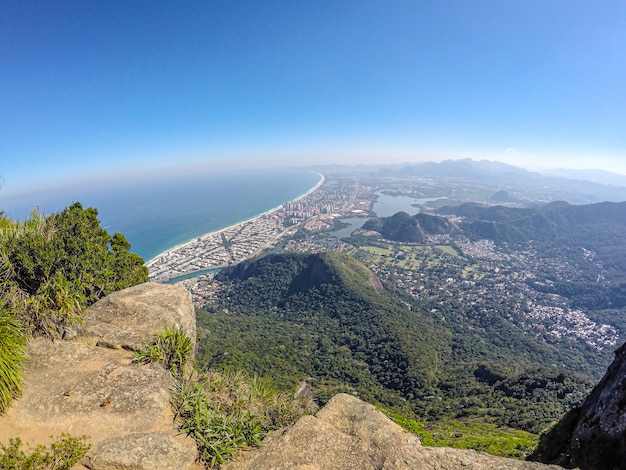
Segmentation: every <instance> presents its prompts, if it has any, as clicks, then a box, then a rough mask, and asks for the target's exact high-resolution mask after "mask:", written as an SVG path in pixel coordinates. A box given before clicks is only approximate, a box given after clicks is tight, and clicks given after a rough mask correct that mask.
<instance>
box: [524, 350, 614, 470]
mask: <svg viewBox="0 0 626 470" xmlns="http://www.w3.org/2000/svg"><path fill="white" fill-rule="evenodd" d="M532 458H533V459H536V460H540V461H542V462H549V463H556V464H559V465H562V466H564V467H566V468H573V467H580V468H581V469H583V470H587V469H589V470H592V469H599V468H606V469H611V470H626V343H624V344H623V345H622V346H621V347H620V348H619V349H618V350H617V351H616V352H615V359H614V360H613V363H612V364H611V365H610V366H609V368H608V369H607V372H606V374H605V375H604V377H603V378H602V380H600V382H598V385H596V387H595V388H594V389H593V390H592V391H591V393H590V394H589V396H588V397H587V399H586V400H585V401H584V403H583V405H582V406H581V407H580V408H576V409H574V410H571V411H570V412H569V413H567V414H566V415H565V416H564V417H563V418H562V419H561V421H560V422H559V423H558V424H557V425H555V426H554V427H553V428H552V429H551V430H550V431H549V432H547V433H546V434H545V435H543V436H542V437H541V439H540V441H539V446H538V447H537V450H536V452H535V454H534V455H533V456H532Z"/></svg>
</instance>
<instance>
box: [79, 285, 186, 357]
mask: <svg viewBox="0 0 626 470" xmlns="http://www.w3.org/2000/svg"><path fill="white" fill-rule="evenodd" d="M170 327H177V328H181V329H182V330H183V331H184V332H185V333H186V334H187V336H189V338H191V340H192V341H193V344H194V346H195V341H196V314H195V310H194V306H193V304H192V303H191V300H190V294H189V292H188V291H187V290H185V289H183V288H182V287H174V286H165V285H162V284H155V283H151V282H147V283H145V284H139V285H138V286H134V287H129V288H128V289H124V290H121V291H118V292H113V293H112V294H109V295H108V296H106V297H105V298H103V299H102V300H100V301H99V302H96V303H95V304H93V305H92V306H91V307H90V308H89V310H88V312H87V315H86V320H85V323H84V325H82V327H81V329H80V335H79V337H78V338H77V339H78V340H79V341H81V342H83V343H88V344H93V345H94V346H96V345H97V346H104V347H108V348H115V349H128V350H131V351H134V350H137V349H138V348H140V347H141V346H142V345H144V344H146V343H147V342H149V341H151V340H152V339H153V336H154V335H155V334H156V332H160V331H162V330H163V329H165V328H170Z"/></svg>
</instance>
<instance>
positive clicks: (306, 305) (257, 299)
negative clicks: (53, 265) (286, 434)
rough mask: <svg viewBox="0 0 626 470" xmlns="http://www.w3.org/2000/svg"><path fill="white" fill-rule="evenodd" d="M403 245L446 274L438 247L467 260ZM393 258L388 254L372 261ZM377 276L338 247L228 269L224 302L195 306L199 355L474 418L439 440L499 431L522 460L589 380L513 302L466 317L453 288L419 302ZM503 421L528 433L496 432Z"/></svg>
mask: <svg viewBox="0 0 626 470" xmlns="http://www.w3.org/2000/svg"><path fill="white" fill-rule="evenodd" d="M404 253H405V255H406V257H407V259H408V258H409V257H413V256H417V257H423V256H425V257H427V258H428V259H430V258H432V262H431V261H428V260H427V261H426V265H429V266H431V267H432V269H441V270H442V271H443V272H442V273H441V274H439V276H438V278H439V279H441V278H443V279H445V276H446V274H445V271H444V270H445V269H446V266H447V263H444V262H442V260H441V258H442V257H446V261H447V260H448V258H449V259H450V260H455V262H456V263H461V264H464V263H467V260H465V259H463V258H459V257H458V256H454V255H453V254H451V253H444V252H442V251H441V250H439V249H437V248H434V247H413V246H412V247H410V250H408V251H404ZM367 256H368V257H375V256H379V255H376V254H373V253H372V252H370V251H368V252H367ZM366 259H370V258H366ZM437 260H438V261H437ZM414 261H416V262H417V260H414ZM397 262H398V260H397V258H396V257H393V256H392V257H389V258H388V261H387V263H389V264H384V265H376V268H377V269H380V270H381V271H382V270H385V269H387V268H389V269H391V268H393V264H394V263H397ZM492 271H493V270H492ZM373 279H376V276H374V274H373V273H372V272H371V271H369V270H368V269H367V268H366V267H365V266H364V265H363V264H361V263H358V262H356V261H355V260H354V259H352V258H351V257H349V256H347V255H345V254H339V253H325V254H319V255H303V254H281V255H269V256H266V257H264V258H262V259H259V260H254V261H249V262H244V263H241V264H240V265H238V266H234V267H232V268H228V269H224V270H223V271H222V272H221V273H220V274H218V275H217V276H216V280H217V281H218V282H220V283H221V290H220V291H219V293H218V296H217V300H216V301H215V302H214V303H211V304H209V305H208V306H207V310H208V311H210V312H212V313H208V311H204V312H203V311H198V313H197V320H198V326H199V327H200V329H201V331H203V332H204V334H206V336H207V338H210V340H204V341H200V342H199V345H198V346H199V352H198V362H199V364H200V366H201V367H210V368H218V369H222V370H246V371H249V372H253V371H255V372H259V373H262V374H264V375H269V376H271V377H272V378H273V379H274V381H275V382H276V383H277V384H278V385H280V386H282V387H290V388H292V387H294V386H295V385H296V384H298V383H299V382H300V381H302V380H306V382H307V384H308V385H309V386H310V388H311V389H312V390H313V392H314V393H315V397H316V398H317V399H318V401H320V402H321V403H324V402H325V401H326V400H327V399H328V398H330V397H331V396H332V395H334V394H335V393H337V392H340V391H345V392H348V393H352V394H354V395H357V396H359V397H360V398H362V399H364V400H366V401H369V402H372V403H374V404H378V405H380V406H382V407H383V408H384V409H387V410H389V412H390V413H395V414H396V415H395V416H396V418H397V417H398V416H399V417H401V418H402V419H404V420H405V422H412V423H419V422H424V423H426V422H427V423H429V424H428V425H429V426H436V423H438V422H445V423H448V426H451V425H450V423H457V422H458V423H467V424H465V425H464V426H466V428H465V429H463V430H462V435H463V436H464V439H463V440H457V441H456V443H454V442H453V441H454V440H453V439H452V437H453V436H452V435H451V436H448V437H446V438H445V439H443V437H442V436H444V435H445V434H444V433H443V431H441V432H440V433H439V434H438V436H439V437H438V438H439V439H440V440H439V441H437V442H446V443H448V442H450V443H454V444H455V445H456V446H472V447H473V448H478V449H486V448H488V447H489V446H488V443H489V442H490V441H492V442H493V447H491V448H489V450H490V451H492V452H496V453H505V454H506V455H508V456H512V457H517V458H521V457H522V456H523V454H525V453H527V452H528V449H529V447H530V446H532V444H529V442H530V441H531V440H532V439H534V438H533V437H532V436H533V435H536V434H538V433H539V432H540V431H541V430H542V429H544V428H545V427H546V426H547V425H548V424H549V423H551V422H552V421H554V420H556V419H558V417H559V416H560V415H561V414H563V413H564V412H565V411H566V410H567V409H568V407H569V406H574V405H577V404H579V403H580V401H581V400H582V399H583V397H584V396H585V395H586V393H587V392H588V390H589V389H590V388H591V385H592V382H591V381H590V380H588V379H586V378H584V377H580V376H576V375H574V374H572V373H568V372H567V371H564V370H560V369H557V368H555V367H552V366H551V364H553V363H563V362H564V361H563V359H562V358H561V357H560V356H558V354H559V352H558V350H557V349H556V348H553V347H549V346H547V345H546V344H545V343H543V342H541V341H537V340H536V339H535V338H533V337H530V338H529V337H528V336H526V335H524V334H523V332H522V331H520V330H519V329H518V328H516V327H515V326H514V325H512V324H511V323H510V322H508V321H505V320H503V319H502V318H501V317H500V315H499V311H500V309H506V308H507V305H499V304H497V303H496V302H495V301H494V303H493V307H494V308H496V307H497V309H498V310H494V312H493V313H492V314H489V315H478V314H477V313H476V312H474V313H473V316H471V315H469V312H467V314H466V315H468V316H467V317H461V314H462V313H463V314H465V312H466V308H467V307H463V306H462V305H461V304H459V303H457V301H456V300H455V299H453V298H450V299H449V300H448V301H447V302H446V303H442V302H440V301H439V299H437V301H436V302H435V301H432V302H431V301H430V300H429V299H427V298H425V299H424V300H416V299H415V298H413V297H410V296H408V295H406V293H405V291H404V290H402V289H399V288H396V287H395V285H394V284H391V283H389V284H387V285H386V286H385V287H386V288H385V289H384V290H383V289H381V288H380V284H377V282H375V281H373ZM392 279H393V278H392ZM376 286H378V287H376ZM440 287H441V283H439V284H438V285H435V286H434V287H433V288H436V289H437V292H441V290H440ZM520 351H523V353H522V354H520ZM499 364H507V366H506V367H502V366H500V365H499ZM536 364H542V365H543V366H542V367H538V366H537V365H536ZM397 419H399V418H397ZM480 423H483V424H485V427H484V428H480V427H479V426H478V424H480ZM470 424H471V426H470ZM455 426H456V427H460V426H461V425H460V424H455ZM405 427H409V426H406V425H405ZM506 427H508V428H515V429H521V430H525V431H527V433H526V434H520V435H515V433H514V432H513V431H512V430H511V431H509V430H507V431H502V432H503V433H504V434H503V435H502V436H500V437H497V432H498V431H496V429H498V428H506ZM409 429H411V427H409ZM416 429H418V428H416ZM413 430H414V431H415V429H413ZM428 432H430V431H428ZM455 432H456V431H455ZM458 432H461V431H458ZM529 433H530V434H529ZM418 434H419V432H418ZM420 435H422V434H420ZM471 436H474V437H471ZM422 437H423V436H422ZM472 439H474V440H472Z"/></svg>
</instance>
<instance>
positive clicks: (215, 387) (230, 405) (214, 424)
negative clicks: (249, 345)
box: [172, 371, 314, 468]
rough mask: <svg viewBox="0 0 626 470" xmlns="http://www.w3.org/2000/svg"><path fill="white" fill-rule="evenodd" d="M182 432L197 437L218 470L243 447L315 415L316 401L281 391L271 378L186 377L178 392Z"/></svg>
mask: <svg viewBox="0 0 626 470" xmlns="http://www.w3.org/2000/svg"><path fill="white" fill-rule="evenodd" d="M172 407H173V408H174V413H175V416H176V420H177V422H178V426H179V429H180V430H181V431H183V432H186V433H187V434H189V435H190V436H192V437H194V439H195V440H196V443H197V445H198V450H199V451H200V459H201V460H202V461H203V462H204V464H205V465H206V466H207V467H209V468H213V467H216V466H219V465H220V464H222V463H224V462H226V461H227V460H229V459H230V458H232V457H233V456H234V454H235V453H236V452H237V451H238V450H239V449H242V448H246V447H251V446H258V445H259V444H260V442H261V440H262V439H263V437H264V436H265V434H266V433H267V431H269V430H272V429H278V428H279V427H282V426H285V425H288V424H292V423H293V422H295V421H296V420H297V419H298V418H299V417H300V416H302V415H303V414H307V413H311V412H313V411H314V405H313V403H312V402H311V401H310V400H306V399H296V398H293V397H290V396H289V395H287V394H285V393H283V392H280V391H279V390H277V389H276V388H275V387H274V386H273V385H272V383H271V381H270V380H269V379H265V378H258V377H250V376H248V375H247V374H245V373H243V372H241V371H237V372H225V373H219V372H216V371H209V372H207V373H205V374H201V373H198V372H192V373H190V374H187V375H184V376H181V377H180V378H179V380H178V381H177V383H176V386H175V389H174V392H173V394H172Z"/></svg>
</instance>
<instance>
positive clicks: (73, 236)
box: [0, 203, 148, 412]
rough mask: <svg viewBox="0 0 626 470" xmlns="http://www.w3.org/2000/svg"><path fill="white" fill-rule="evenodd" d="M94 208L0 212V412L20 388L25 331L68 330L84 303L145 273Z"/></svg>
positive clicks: (53, 334)
mask: <svg viewBox="0 0 626 470" xmlns="http://www.w3.org/2000/svg"><path fill="white" fill-rule="evenodd" d="M97 215H98V212H97V211H96V210H95V209H93V208H89V209H83V207H82V206H81V205H80V204H79V203H75V204H72V205H71V206H70V207H68V208H67V209H65V210H64V211H62V212H59V213H55V214H52V215H50V216H47V217H46V216H43V215H41V214H40V213H38V212H36V211H34V212H33V213H32V215H31V217H30V218H29V219H28V220H25V221H23V222H14V221H12V220H9V219H7V218H4V217H2V216H1V215H0V330H1V331H0V332H1V333H2V335H1V336H0V412H1V411H3V410H4V409H5V408H6V407H7V406H8V404H9V403H10V400H11V397H13V396H15V395H16V394H17V393H19V391H20V380H21V373H20V370H21V367H22V364H23V360H24V344H25V341H26V338H27V337H28V335H29V334H34V335H45V336H48V337H50V338H52V339H57V338H58V339H62V338H64V337H65V336H67V335H68V334H69V335H70V336H71V335H72V334H73V330H72V327H73V325H74V324H75V323H76V322H80V321H81V319H82V313H83V311H84V309H85V308H86V307H87V306H89V305H91V304H92V303H94V302H95V301H97V300H98V299H100V298H102V297H104V296H105V295H107V294H109V293H111V292H113V291H115V290H119V289H123V288H125V287H129V286H132V285H135V284H139V283H142V282H145V281H147V279H148V271H147V269H146V268H145V267H144V266H143V260H142V259H141V257H139V256H138V255H136V254H133V253H130V252H129V249H130V244H129V243H128V241H126V239H125V238H124V236H123V235H122V234H120V233H116V234H115V235H113V236H112V237H111V236H110V235H109V234H108V233H107V231H106V230H104V229H103V228H102V227H100V222H99V221H98V219H97Z"/></svg>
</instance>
